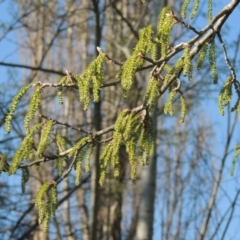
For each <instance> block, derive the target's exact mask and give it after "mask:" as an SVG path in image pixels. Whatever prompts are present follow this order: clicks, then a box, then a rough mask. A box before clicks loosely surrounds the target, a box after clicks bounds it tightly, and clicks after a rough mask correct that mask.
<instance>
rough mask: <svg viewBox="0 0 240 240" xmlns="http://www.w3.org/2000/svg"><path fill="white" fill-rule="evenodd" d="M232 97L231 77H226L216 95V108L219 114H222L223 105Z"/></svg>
mask: <svg viewBox="0 0 240 240" xmlns="http://www.w3.org/2000/svg"><path fill="white" fill-rule="evenodd" d="M231 99H232V77H228V78H227V80H226V82H225V84H224V86H223V88H222V89H221V92H220V94H219V97H218V108H219V112H220V113H221V115H224V107H225V106H227V105H228V104H229V103H230V101H231Z"/></svg>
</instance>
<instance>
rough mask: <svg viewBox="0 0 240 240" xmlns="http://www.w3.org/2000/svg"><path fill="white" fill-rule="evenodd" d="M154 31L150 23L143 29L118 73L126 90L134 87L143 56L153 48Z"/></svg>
mask: <svg viewBox="0 0 240 240" xmlns="http://www.w3.org/2000/svg"><path fill="white" fill-rule="evenodd" d="M152 32H153V30H152V26H150V25H149V26H148V27H145V28H143V29H142V30H141V32H140V36H139V41H138V43H137V45H136V46H135V48H134V50H133V53H132V56H131V57H130V58H128V59H127V60H126V62H125V63H124V64H123V66H122V69H121V71H120V73H119V74H118V77H119V78H120V79H121V85H122V88H123V90H125V91H128V90H130V89H131V88H132V85H133V80H134V75H135V73H136V71H137V69H139V68H141V67H142V66H143V63H144V60H143V56H144V55H145V54H146V53H148V52H150V51H151V50H152V48H153V44H154V43H153V42H152Z"/></svg>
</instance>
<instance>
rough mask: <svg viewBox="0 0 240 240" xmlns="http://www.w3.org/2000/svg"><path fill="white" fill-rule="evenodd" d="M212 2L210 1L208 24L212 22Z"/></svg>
mask: <svg viewBox="0 0 240 240" xmlns="http://www.w3.org/2000/svg"><path fill="white" fill-rule="evenodd" d="M212 10H213V9H212V0H208V22H211V20H212Z"/></svg>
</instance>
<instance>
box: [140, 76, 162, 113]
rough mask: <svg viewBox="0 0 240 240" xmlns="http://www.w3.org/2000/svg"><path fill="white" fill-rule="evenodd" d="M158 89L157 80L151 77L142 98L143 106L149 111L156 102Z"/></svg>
mask: <svg viewBox="0 0 240 240" xmlns="http://www.w3.org/2000/svg"><path fill="white" fill-rule="evenodd" d="M159 90H160V83H159V81H158V80H157V79H155V78H153V77H152V78H151V79H150V81H149V83H148V87H147V91H146V93H145V96H144V100H143V106H144V107H146V108H148V109H149V111H152V110H153V109H154V107H155V105H156V103H157V100H158V97H159Z"/></svg>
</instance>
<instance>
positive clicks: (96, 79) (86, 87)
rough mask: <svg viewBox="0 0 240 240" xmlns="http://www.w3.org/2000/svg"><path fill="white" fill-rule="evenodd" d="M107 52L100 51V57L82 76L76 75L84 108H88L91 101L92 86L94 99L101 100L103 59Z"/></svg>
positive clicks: (95, 100)
mask: <svg viewBox="0 0 240 240" xmlns="http://www.w3.org/2000/svg"><path fill="white" fill-rule="evenodd" d="M104 59H105V54H103V53H100V54H99V55H98V57H97V58H96V59H95V60H94V61H93V62H92V63H91V64H90V65H89V66H88V67H87V69H86V70H85V71H84V72H83V73H82V74H81V76H74V78H75V79H76V80H77V84H78V88H79V94H80V101H81V102H83V105H84V110H87V109H88V107H89V104H90V101H91V88H92V92H93V101H94V102H98V101H99V92H100V89H101V86H102V84H103V66H102V65H103V61H104Z"/></svg>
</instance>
